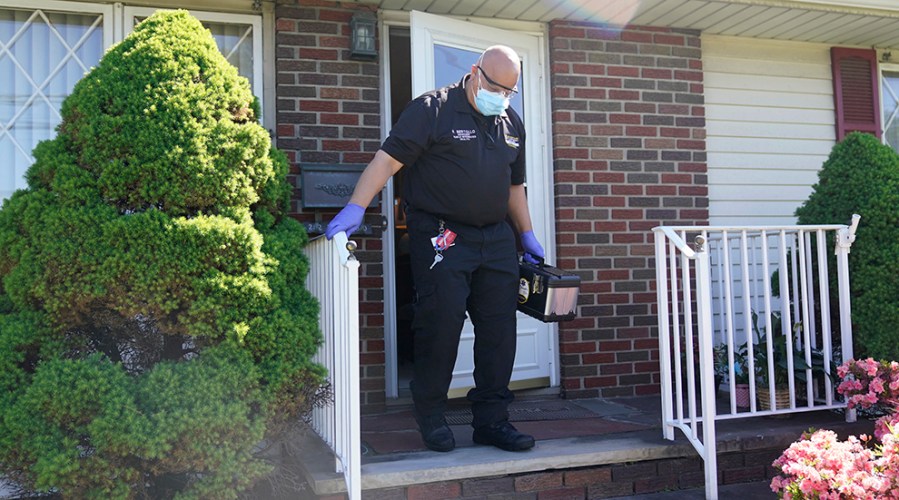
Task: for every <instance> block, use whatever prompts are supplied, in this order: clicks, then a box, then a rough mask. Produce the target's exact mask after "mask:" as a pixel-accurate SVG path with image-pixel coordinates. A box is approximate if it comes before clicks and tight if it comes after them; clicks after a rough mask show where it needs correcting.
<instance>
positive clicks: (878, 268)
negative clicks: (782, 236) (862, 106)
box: [796, 133, 899, 359]
mask: <svg viewBox="0 0 899 500" xmlns="http://www.w3.org/2000/svg"><path fill="white" fill-rule="evenodd" d="M813 189H814V191H813V192H812V194H811V196H810V197H809V199H808V200H806V202H805V203H804V204H803V205H802V206H801V207H799V209H797V210H796V215H797V216H798V217H799V223H800V224H833V223H840V222H847V221H848V220H849V217H851V216H852V214H859V215H861V217H862V218H861V222H860V224H859V226H858V230H857V232H856V239H855V243H853V245H852V249H851V253H850V254H849V270H850V281H851V288H852V325H853V334H854V337H855V342H854V344H855V350H856V353H855V357H856V358H859V357H865V356H872V357H874V358H876V359H897V358H899V155H897V154H896V152H894V151H893V150H892V149H891V148H890V147H888V146H885V145H883V144H881V142H880V141H879V140H878V139H877V138H876V137H874V136H871V135H869V134H862V133H852V134H849V135H847V136H846V138H845V139H844V140H843V141H842V142H840V143H839V144H837V145H836V146H834V148H833V150H832V151H831V154H830V156H829V157H828V159H827V161H826V162H825V163H824V166H823V167H822V169H821V171H820V172H819V174H818V182H817V184H815V185H814V187H813ZM829 260H830V263H829V268H830V269H832V270H834V272H832V273H831V274H832V275H834V276H835V275H836V272H835V268H834V267H833V266H834V264H833V256H832V255H831V256H829ZM831 290H832V292H834V295H833V297H832V298H831V307H832V308H837V307H839V306H838V304H839V302H838V300H837V297H836V295H835V293H836V282H835V281H833V283H832V286H831ZM835 326H836V324H835Z"/></svg>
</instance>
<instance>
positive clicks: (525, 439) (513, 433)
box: [471, 422, 534, 451]
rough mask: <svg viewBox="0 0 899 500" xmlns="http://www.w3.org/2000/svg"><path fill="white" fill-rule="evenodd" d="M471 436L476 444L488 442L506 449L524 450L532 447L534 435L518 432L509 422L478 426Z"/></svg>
mask: <svg viewBox="0 0 899 500" xmlns="http://www.w3.org/2000/svg"><path fill="white" fill-rule="evenodd" d="M471 437H472V439H473V440H474V442H475V443H477V444H489V445H492V446H496V447H497V448H500V449H503V450H506V451H524V450H530V449H531V448H533V447H534V436H528V435H527V434H522V433H521V432H518V429H516V428H515V427H514V426H513V425H512V424H510V423H509V422H500V423H498V424H493V425H491V426H489V427H478V428H477V429H475V430H474V434H472V436H471Z"/></svg>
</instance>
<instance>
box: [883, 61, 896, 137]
mask: <svg viewBox="0 0 899 500" xmlns="http://www.w3.org/2000/svg"><path fill="white" fill-rule="evenodd" d="M880 87H881V103H882V108H883V141H884V143H886V144H887V145H888V146H890V147H891V148H893V150H895V151H897V152H899V71H886V70H884V71H882V72H881V74H880Z"/></svg>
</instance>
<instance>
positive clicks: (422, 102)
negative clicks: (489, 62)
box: [381, 75, 525, 227]
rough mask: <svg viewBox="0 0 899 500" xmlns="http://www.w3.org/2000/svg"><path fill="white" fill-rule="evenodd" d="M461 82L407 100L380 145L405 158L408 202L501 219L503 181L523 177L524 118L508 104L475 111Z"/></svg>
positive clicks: (443, 213) (449, 213)
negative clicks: (487, 112)
mask: <svg viewBox="0 0 899 500" xmlns="http://www.w3.org/2000/svg"><path fill="white" fill-rule="evenodd" d="M467 82H468V76H467V75H466V77H464V78H462V80H461V81H460V82H459V83H456V84H452V85H449V86H447V87H444V88H441V89H437V90H433V91H430V92H427V93H425V94H423V95H421V96H419V97H418V98H416V99H415V100H413V101H412V102H410V103H409V104H408V105H407V106H406V109H404V110H403V113H402V114H401V115H400V118H399V121H397V123H396V125H395V126H394V127H393V129H392V130H391V131H390V136H389V137H388V138H387V140H385V141H384V144H382V145H381V149H382V150H384V152H385V153H387V154H389V155H390V156H392V157H393V158H394V159H396V160H397V161H399V162H401V163H402V164H403V165H405V166H406V174H405V177H404V179H403V182H404V184H405V185H404V188H403V197H404V199H405V201H406V203H408V204H409V206H410V207H411V208H412V209H413V210H421V211H424V212H428V213H430V214H433V215H436V216H438V217H442V218H444V219H446V220H448V221H456V222H461V223H463V224H470V225H473V226H478V227H481V226H485V225H487V224H493V223H496V222H500V221H502V220H503V219H505V217H506V214H507V213H508V210H509V187H510V186H511V185H519V184H522V183H524V175H525V155H524V139H525V137H524V124H523V123H522V122H521V118H520V117H519V116H518V114H517V113H516V112H515V110H513V109H511V108H509V109H507V110H506V111H505V112H504V113H503V114H502V115H500V116H484V115H482V114H481V113H479V112H478V111H477V110H476V109H475V108H474V107H472V105H471V104H470V103H469V102H468V98H467V96H466V94H465V84H466V83H467Z"/></svg>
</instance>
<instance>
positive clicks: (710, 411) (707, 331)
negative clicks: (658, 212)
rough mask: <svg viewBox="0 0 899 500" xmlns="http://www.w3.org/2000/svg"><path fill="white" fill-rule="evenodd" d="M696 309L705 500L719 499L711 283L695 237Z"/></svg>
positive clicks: (704, 252) (703, 240) (702, 245)
mask: <svg viewBox="0 0 899 500" xmlns="http://www.w3.org/2000/svg"><path fill="white" fill-rule="evenodd" d="M695 242H696V308H697V311H696V312H697V326H698V330H699V381H700V384H701V385H700V390H701V391H702V394H701V399H702V441H703V448H704V452H705V457H704V458H705V460H704V461H705V497H706V499H707V500H717V499H718V456H717V451H718V447H717V443H716V442H715V441H716V437H715V415H716V411H715V387H714V380H715V371H714V370H715V369H714V365H713V359H712V281H711V272H710V267H711V264H710V262H709V252H708V245H707V237H705V236H697V237H696V240H695Z"/></svg>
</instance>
